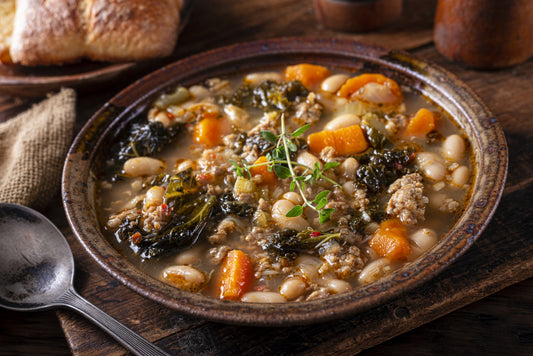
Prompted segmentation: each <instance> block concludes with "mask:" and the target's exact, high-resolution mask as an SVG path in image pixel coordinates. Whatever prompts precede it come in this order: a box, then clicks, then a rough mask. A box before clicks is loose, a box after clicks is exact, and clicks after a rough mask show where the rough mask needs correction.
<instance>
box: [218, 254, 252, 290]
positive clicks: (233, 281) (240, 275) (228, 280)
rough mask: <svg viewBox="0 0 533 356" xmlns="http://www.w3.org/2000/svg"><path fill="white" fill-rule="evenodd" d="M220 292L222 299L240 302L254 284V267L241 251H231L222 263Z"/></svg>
mask: <svg viewBox="0 0 533 356" xmlns="http://www.w3.org/2000/svg"><path fill="white" fill-rule="evenodd" d="M221 268H222V269H221V274H220V280H219V283H218V291H219V298H220V299H227V300H240V299H241V297H242V296H243V294H244V293H246V291H248V289H250V287H251V286H252V282H253V267H252V262H251V261H250V259H249V258H248V256H247V255H246V254H245V253H244V252H242V251H241V250H231V251H229V252H228V254H227V256H226V258H225V259H224V261H223V262H222V267H221Z"/></svg>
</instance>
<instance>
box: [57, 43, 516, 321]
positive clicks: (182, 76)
mask: <svg viewBox="0 0 533 356" xmlns="http://www.w3.org/2000/svg"><path fill="white" fill-rule="evenodd" d="M269 59H272V60H274V59H275V60H276V61H279V62H280V64H281V63H285V64H289V63H295V62H298V61H302V60H305V59H307V60H310V61H314V62H316V63H324V62H328V63H330V62H332V61H333V62H332V63H337V62H342V63H344V64H346V63H348V64H350V63H351V64H353V66H352V67H351V68H352V69H353V70H354V71H370V70H372V69H374V70H375V69H376V68H379V70H380V72H382V73H383V72H385V74H386V75H390V76H392V77H393V78H394V79H397V80H399V81H400V82H401V83H402V84H403V86H408V87H412V88H414V89H415V90H418V91H420V92H421V93H422V94H423V95H425V96H428V95H429V99H431V100H433V101H434V102H436V104H438V105H443V103H445V104H446V105H447V106H446V107H444V109H445V110H446V111H448V112H449V110H450V108H451V109H452V110H455V109H457V111H456V112H455V113H454V115H452V116H454V117H455V119H456V120H458V118H457V116H456V115H459V117H462V119H461V120H460V122H459V124H460V126H461V127H462V128H463V130H470V131H469V132H468V136H469V140H470V141H471V145H472V150H473V151H474V152H473V153H474V156H475V162H474V164H475V166H476V167H475V170H476V175H475V182H474V186H475V187H476V189H473V191H472V196H471V198H470V200H469V202H468V204H467V206H466V208H465V210H464V212H463V214H462V215H461V216H460V217H459V219H458V220H457V222H456V223H455V225H454V226H453V227H452V229H451V230H450V232H449V233H448V234H446V236H445V237H444V238H443V239H442V240H441V241H440V242H439V243H438V244H437V245H436V246H435V247H433V248H432V249H431V250H430V251H429V252H428V253H426V254H424V255H423V256H422V257H421V258H418V259H417V260H415V261H414V262H411V263H408V264H406V266H404V267H402V268H400V269H398V270H396V271H394V272H392V273H391V274H389V275H387V276H385V277H384V278H382V279H380V280H379V281H377V282H375V283H372V284H369V285H366V286H362V287H358V288H356V289H354V290H352V291H350V292H346V293H341V294H337V295H333V296H330V297H327V298H326V299H318V300H311V301H305V302H294V303H293V302H290V303H281V304H265V303H243V302H234V301H225V300H219V299H216V298H212V297H207V296H203V295H198V294H194V293H190V292H186V291H181V290H179V289H176V288H175V287H172V286H170V285H167V284H165V283H163V282H161V281H158V280H156V279H155V278H153V277H149V276H148V275H146V274H145V273H144V272H142V271H140V270H138V269H137V268H135V267H133V265H131V264H130V263H129V262H128V261H127V260H126V259H125V258H122V257H121V255H120V253H119V252H118V251H117V250H115V249H114V248H113V247H112V246H111V244H110V243H109V242H107V240H106V239H105V237H104V236H103V235H102V234H101V233H100V231H99V228H98V221H97V218H96V212H95V206H94V193H95V191H94V190H95V187H94V179H95V177H94V172H92V170H91V163H92V158H93V157H94V151H95V148H98V147H99V145H100V144H101V142H102V140H104V139H105V137H106V135H108V134H109V132H110V131H111V130H112V129H113V128H114V129H116V127H117V125H119V123H120V121H121V119H124V117H126V116H127V115H128V114H131V113H132V112H133V111H135V110H136V109H138V108H139V106H140V105H141V103H142V102H143V101H144V102H146V101H147V100H148V99H150V98H153V97H154V95H155V94H156V93H158V92H160V91H161V90H164V89H165V88H168V87H172V86H175V85H176V84H177V83H181V82H184V81H185V82H186V81H187V80H189V81H191V80H193V79H194V78H201V77H202V75H204V77H203V78H204V79H206V77H205V75H206V74H208V73H210V71H211V72H212V71H215V72H217V71H222V72H224V70H226V71H227V72H228V67H231V66H237V67H239V68H241V67H243V66H244V67H246V66H250V67H251V68H254V66H256V67H261V65H257V64H256V63H259V62H261V60H264V61H268V60H269ZM282 61H284V62H282ZM244 63H246V64H244ZM231 68H234V67H231ZM234 70H235V68H234ZM439 101H442V102H439ZM448 106H449V107H448ZM454 108H455V109H454ZM482 148H483V149H482ZM507 165H508V157H507V144H506V140H505V136H504V134H503V130H502V129H501V127H500V125H499V123H498V120H497V119H496V118H495V117H494V116H493V115H492V114H491V113H490V111H489V110H488V108H487V107H486V106H485V104H484V103H482V102H481V100H480V99H479V98H478V97H477V95H476V94H475V93H474V92H473V91H472V90H471V89H470V88H469V87H468V86H467V85H466V84H465V83H463V82H462V81H461V80H459V79H458V78H457V77H456V76H455V75H453V74H452V73H450V72H448V71H446V70H444V69H443V68H441V67H439V66H438V65H435V64H432V63H429V62H428V61H422V60H420V59H417V58H416V57H415V56H414V55H412V54H409V53H407V52H403V51H398V50H393V51H391V50H387V49H385V48H381V47H378V46H374V45H368V44H365V43H362V42H357V41H352V40H348V39H335V38H321V37H283V38H275V39H267V40H258V41H252V42H244V43H238V44H233V45H229V46H225V47H220V48H216V49H213V50H209V51H206V52H202V53H199V54H196V55H193V56H190V57H187V58H184V59H181V60H179V61H176V62H174V63H171V64H169V65H167V66H165V67H162V68H160V69H158V70H156V71H154V72H152V73H150V74H148V75H146V76H144V77H142V78H141V79H139V80H137V81H136V82H135V83H133V84H131V85H130V86H128V87H126V88H125V89H124V90H122V91H121V92H119V93H118V94H117V95H115V96H114V97H113V98H112V99H110V100H109V101H108V102H107V103H105V104H104V105H103V107H102V108H100V109H99V110H98V111H97V112H96V113H95V114H94V115H93V116H92V117H91V119H90V120H89V121H88V122H87V123H86V124H85V125H84V127H83V128H82V129H81V131H80V132H79V133H78V135H77V136H76V138H75V140H74V142H73V144H72V146H71V148H70V149H69V152H68V154H67V158H66V160H65V165H64V168H63V176H62V197H63V206H64V209H65V213H66V216H67V219H68V221H69V224H70V226H71V228H72V230H73V231H74V235H75V236H76V238H77V239H78V240H79V241H80V243H81V244H82V246H83V247H84V249H85V250H86V251H87V252H88V253H89V254H90V256H91V257H92V258H93V259H94V260H95V261H96V262H97V263H98V264H99V265H100V266H101V267H102V268H103V269H104V270H106V271H107V272H108V273H110V274H111V276H112V277H114V278H115V279H118V280H119V281H120V282H122V283H123V284H124V285H126V286H127V287H129V288H131V289H132V290H134V291H136V292H137V293H139V294H141V295H143V296H145V297H147V298H149V299H152V300H154V301H156V302H159V303H161V304H163V305H165V306H167V307H169V308H172V309H175V310H178V311H181V312H184V313H187V314H190V315H194V316H198V317H202V318H205V319H208V320H212V321H218V322H224V323H231V324H240V325H256V326H288V325H303V324H310V323H317V322H323V321H328V320H332V319H335V318H340V317H345V316H349V315H353V314H356V313H360V312H362V311H365V310H368V309H370V308H372V307H375V306H378V305H380V304H383V303H385V302H387V301H389V300H391V299H392V298H394V297H397V296H399V295H400V294H402V293H404V292H405V291H407V290H410V289H412V288H414V287H416V286H418V285H420V284H421V283H423V282H425V281H427V280H429V279H430V278H432V277H434V276H436V275H437V274H439V273H440V272H441V271H442V270H443V269H445V268H446V267H447V266H448V265H449V264H450V263H452V262H453V261H454V260H456V259H457V258H458V257H459V256H460V255H461V254H462V253H464V251H466V250H467V249H468V248H469V247H470V246H471V245H472V244H473V243H474V241H475V240H476V239H477V238H478V237H479V236H480V234H481V233H482V231H483V230H484V229H485V227H486V226H487V224H488V223H489V221H490V219H491V218H492V216H493V214H494V212H495V210H496V207H497V205H498V203H499V201H500V198H501V195H502V191H503V187H504V184H505V180H506V176H507Z"/></svg>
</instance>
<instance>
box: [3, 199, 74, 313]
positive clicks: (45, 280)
mask: <svg viewBox="0 0 533 356" xmlns="http://www.w3.org/2000/svg"><path fill="white" fill-rule="evenodd" d="M45 219H46V218H44V217H43V216H42V215H40V214H39V215H37V214H36V213H35V212H33V211H29V209H28V208H25V207H21V206H16V205H11V204H1V205H0V231H2V233H1V234H0V246H1V248H0V272H1V273H0V304H2V306H4V307H5V308H7V309H11V310H17V311H34V310H41V309H47V308H51V307H54V306H57V302H56V301H57V300H58V299H59V298H60V297H61V296H62V295H63V294H64V293H65V291H67V290H68V289H69V288H70V286H71V285H72V282H73V278H74V258H73V257H72V252H71V250H70V247H69V245H68V244H67V242H66V240H65V239H64V238H62V235H61V232H60V231H59V230H58V229H57V227H55V226H54V225H52V224H51V223H50V222H49V221H48V220H47V219H46V220H45ZM54 236H59V237H61V238H54Z"/></svg>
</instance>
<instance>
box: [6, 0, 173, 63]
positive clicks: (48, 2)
mask: <svg viewBox="0 0 533 356" xmlns="http://www.w3.org/2000/svg"><path fill="white" fill-rule="evenodd" d="M181 3H182V2H181V0H18V1H17V9H16V15H15V20H14V26H13V35H12V44H11V48H10V57H11V59H12V61H13V62H14V63H20V64H23V65H50V64H63V63H69V62H74V61H77V60H79V59H81V58H89V59H92V60H98V61H113V62H114V61H128V60H135V61H138V60H145V59H150V58H156V57H163V56H167V55H169V54H171V53H172V50H173V49H174V46H175V43H176V39H177V35H178V30H179V24H180V9H181Z"/></svg>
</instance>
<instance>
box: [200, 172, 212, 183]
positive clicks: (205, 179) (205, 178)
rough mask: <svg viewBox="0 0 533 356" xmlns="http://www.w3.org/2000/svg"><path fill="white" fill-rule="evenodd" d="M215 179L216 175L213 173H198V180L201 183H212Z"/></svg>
mask: <svg viewBox="0 0 533 356" xmlns="http://www.w3.org/2000/svg"><path fill="white" fill-rule="evenodd" d="M213 180H214V177H213V175H212V174H211V173H206V174H204V173H199V174H197V175H196V181H197V182H198V183H199V184H201V185H205V184H208V183H211V182H213Z"/></svg>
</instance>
